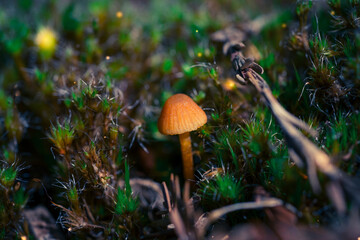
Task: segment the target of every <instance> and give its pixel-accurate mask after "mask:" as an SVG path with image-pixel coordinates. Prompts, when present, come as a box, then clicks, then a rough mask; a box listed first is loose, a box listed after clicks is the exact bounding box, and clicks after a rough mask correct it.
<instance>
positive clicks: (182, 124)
mask: <svg viewBox="0 0 360 240" xmlns="http://www.w3.org/2000/svg"><path fill="white" fill-rule="evenodd" d="M206 122H207V117H206V114H205V112H204V111H203V110H202V109H201V108H200V107H199V106H198V105H197V104H196V103H195V102H194V101H193V100H192V99H191V98H190V97H188V96H187V95H185V94H181V93H179V94H175V95H173V96H171V97H170V98H169V99H168V100H166V102H165V105H164V107H163V109H162V111H161V114H160V118H159V121H158V128H159V132H161V133H162V134H164V135H177V134H182V133H185V132H191V131H194V130H196V129H198V128H199V127H201V126H202V125H204V124H205V123H206Z"/></svg>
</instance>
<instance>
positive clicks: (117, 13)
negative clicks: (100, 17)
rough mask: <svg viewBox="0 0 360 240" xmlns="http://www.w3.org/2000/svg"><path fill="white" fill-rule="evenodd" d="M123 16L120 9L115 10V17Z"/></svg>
mask: <svg viewBox="0 0 360 240" xmlns="http://www.w3.org/2000/svg"><path fill="white" fill-rule="evenodd" d="M123 16H124V14H123V13H122V12H121V11H117V12H116V17H117V18H122V17H123Z"/></svg>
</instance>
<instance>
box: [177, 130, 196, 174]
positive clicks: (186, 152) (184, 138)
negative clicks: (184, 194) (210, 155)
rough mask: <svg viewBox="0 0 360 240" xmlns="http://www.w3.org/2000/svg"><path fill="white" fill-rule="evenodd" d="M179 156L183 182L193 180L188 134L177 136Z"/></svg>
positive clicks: (192, 164)
mask: <svg viewBox="0 0 360 240" xmlns="http://www.w3.org/2000/svg"><path fill="white" fill-rule="evenodd" d="M179 139H180V147H181V156H182V160H183V171H184V178H185V180H188V179H194V163H193V155H192V149H191V138H190V132H185V133H182V134H179Z"/></svg>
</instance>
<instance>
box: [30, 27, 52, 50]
mask: <svg viewBox="0 0 360 240" xmlns="http://www.w3.org/2000/svg"><path fill="white" fill-rule="evenodd" d="M35 43H36V45H37V46H38V47H39V48H40V50H42V51H54V50H55V48H56V33H55V32H54V31H53V30H52V29H51V28H48V27H41V28H40V29H39V31H38V33H37V34H36V36H35Z"/></svg>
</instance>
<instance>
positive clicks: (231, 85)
mask: <svg viewBox="0 0 360 240" xmlns="http://www.w3.org/2000/svg"><path fill="white" fill-rule="evenodd" d="M223 87H224V89H225V90H226V91H231V90H234V89H235V88H236V85H235V82H234V80H232V79H231V78H228V79H227V80H226V81H225V82H224V83H223Z"/></svg>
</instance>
